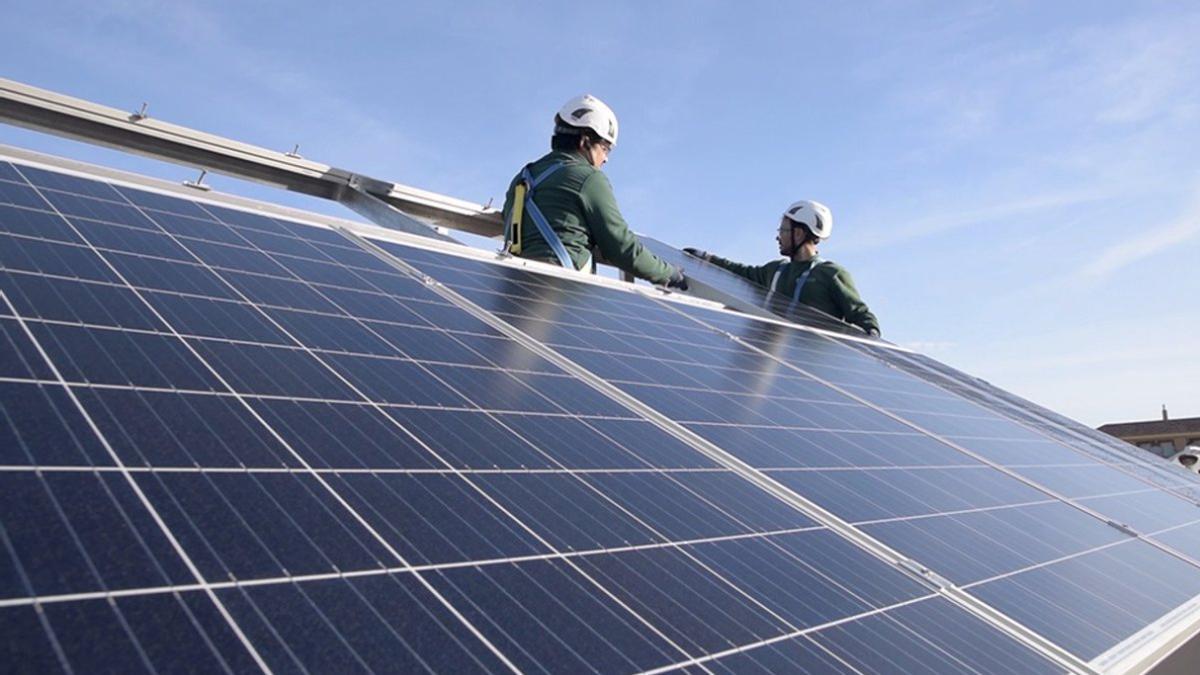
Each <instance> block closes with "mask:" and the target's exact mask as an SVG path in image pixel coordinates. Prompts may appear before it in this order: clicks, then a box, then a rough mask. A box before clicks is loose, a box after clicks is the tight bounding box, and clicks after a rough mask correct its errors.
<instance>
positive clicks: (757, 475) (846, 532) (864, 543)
mask: <svg viewBox="0 0 1200 675" xmlns="http://www.w3.org/2000/svg"><path fill="white" fill-rule="evenodd" d="M341 231H342V232H343V234H345V235H346V236H347V237H349V238H350V239H352V240H354V241H357V242H359V243H360V245H362V246H363V247H364V248H365V249H367V250H370V251H375V252H376V253H377V255H379V256H380V258H381V259H383V260H387V261H389V262H391V263H392V264H393V265H394V266H396V267H397V269H400V270H404V271H407V272H409V273H410V274H415V275H418V276H419V278H424V279H426V280H427V283H429V285H430V287H431V288H434V289H435V290H436V291H437V292H438V293H439V295H442V296H443V297H445V298H446V299H448V300H449V301H451V302H453V303H454V304H457V305H459V306H461V307H463V308H465V309H468V310H469V311H471V313H472V314H474V315H476V316H477V317H478V318H480V319H482V320H484V321H487V322H488V323H489V324H490V325H492V326H493V327H494V328H496V329H497V330H500V331H502V332H504V333H505V334H507V335H510V336H512V337H514V338H515V339H517V340H519V341H521V342H522V343H523V344H526V346H529V347H530V348H531V349H535V350H537V351H538V352H539V353H541V354H543V355H544V356H545V357H546V358H548V359H549V360H551V361H552V362H554V363H555V364H556V365H558V366H559V367H560V368H562V369H563V370H565V371H567V372H570V373H573V374H576V375H577V376H578V377H580V378H581V379H583V380H585V381H586V382H588V383H589V384H591V385H592V386H593V387H594V388H596V389H598V390H599V391H601V392H602V393H605V394H606V395H608V396H609V397H610V398H612V399H614V400H616V401H618V402H620V403H622V404H623V405H625V406H626V407H628V408H629V409H631V410H633V411H635V412H637V413H639V414H641V415H642V416H643V417H645V418H647V419H650V420H651V421H653V422H655V423H656V424H658V425H659V426H660V427H661V428H663V429H664V430H667V431H669V432H670V433H672V435H674V436H676V437H677V438H679V439H680V440H683V441H684V442H686V443H688V444H689V445H691V446H692V447H694V448H696V449H698V450H700V451H701V452H703V453H704V454H706V455H708V456H710V457H711V458H713V459H714V460H716V461H718V462H719V463H721V464H722V465H725V466H728V467H730V468H731V469H734V470H735V471H737V472H738V473H739V474H741V475H743V477H745V478H747V479H748V480H750V481H751V482H752V483H754V484H756V485H758V486H759V487H761V488H763V489H764V490H766V491H768V492H769V493H771V494H773V495H775V496H776V497H778V498H779V499H780V500H781V501H782V502H783V503H785V504H788V505H789V506H791V507H792V508H795V509H796V510H798V511H800V512H801V513H805V514H806V515H808V516H809V517H812V518H814V519H815V520H817V522H820V523H822V524H824V525H826V526H827V527H829V528H830V529H832V530H833V531H835V532H837V533H839V534H841V535H843V536H845V537H846V538H847V539H848V540H850V541H851V542H853V543H856V544H858V545H859V546H860V547H862V548H863V549H864V550H866V551H868V552H870V553H872V554H874V555H876V556H877V557H879V558H880V559H882V560H884V561H885V562H888V563H890V564H892V565H893V566H895V568H896V569H898V570H900V571H902V572H903V573H904V574H906V575H910V576H911V577H912V578H913V579H916V580H918V581H919V582H921V583H923V584H926V585H928V584H929V583H930V582H929V580H928V579H926V578H924V577H922V576H921V575H916V574H913V573H912V571H911V570H909V569H908V568H906V567H905V566H903V565H900V564H898V562H899V561H901V560H904V559H905V557H904V556H902V555H900V554H899V553H897V552H895V551H894V550H892V549H891V548H890V547H887V546H886V545H884V544H882V543H881V542H879V541H878V540H876V539H875V538H873V537H869V536H868V535H866V534H865V533H863V532H861V531H860V530H858V529H857V528H855V527H853V526H852V525H850V524H849V523H847V522H846V521H844V520H843V519H841V518H839V517H837V516H835V515H834V514H832V513H830V512H829V511H827V510H826V509H824V508H823V507H821V506H819V505H817V504H816V503H814V502H812V501H811V500H809V499H807V498H805V497H803V496H802V495H799V494H798V493H796V492H795V491H793V490H791V489H788V488H786V487H784V486H782V485H780V484H779V483H778V482H777V481H775V480H773V479H771V478H770V477H768V476H766V475H765V474H763V473H762V472H760V471H758V470H757V469H755V468H754V467H751V466H750V465H748V464H746V463H745V462H743V461H742V460H740V459H738V458H736V457H734V456H732V455H731V454H729V453H728V452H727V451H725V450H724V449H722V448H720V447H719V446H717V445H715V444H713V443H710V442H709V441H707V440H706V439H704V438H702V437H700V436H698V435H696V434H695V433H693V432H691V431H690V430H689V429H687V428H686V427H684V426H682V425H681V424H679V423H677V422H675V421H674V420H672V419H670V418H669V417H667V416H665V415H663V414H661V413H659V412H658V411H657V410H655V409H653V408H651V407H650V406H647V405H646V404H644V403H642V402H641V401H640V400H638V399H637V398H635V397H633V396H630V395H629V394H627V393H625V392H624V391H622V390H620V389H618V388H616V387H614V386H612V385H611V384H609V383H608V382H607V381H605V380H603V379H601V378H599V377H597V376H595V375H594V374H592V373H591V372H590V371H589V370H587V369H586V368H583V367H582V366H579V365H578V364H576V363H574V362H573V361H572V360H570V359H568V358H566V357H564V356H562V355H561V354H559V353H558V352H556V351H555V350H553V349H552V348H550V347H548V346H546V345H545V344H542V343H540V342H539V341H537V340H535V339H533V338H532V337H530V336H528V335H527V334H526V333H524V332H523V331H521V330H520V329H518V328H516V327H514V326H513V325H512V324H510V323H508V322H507V321H505V320H503V319H502V318H500V317H498V316H497V317H492V316H491V315H490V314H489V313H488V312H486V311H485V310H483V309H482V308H480V307H479V306H478V305H476V304H475V303H473V302H471V301H470V300H469V299H467V298H466V297H464V296H463V295H462V294H460V293H458V292H457V291H455V290H454V289H451V288H449V287H448V286H446V285H444V284H442V283H441V282H439V281H437V280H436V279H434V278H433V277H430V276H429V275H426V274H424V273H423V272H421V271H420V270H418V269H416V268H414V267H412V266H411V265H409V264H408V263H406V262H404V261H402V260H400V259H399V258H397V257H395V256H393V255H391V254H390V253H388V252H387V251H385V250H384V249H382V248H381V247H379V246H378V245H376V244H374V243H373V242H371V241H369V240H367V239H365V238H363V237H360V236H358V235H357V234H355V233H353V232H350V231H349V230H346V229H345V228H342V230H341ZM672 310H673V311H677V312H678V311H679V310H677V309H674V308H672ZM679 313H680V314H683V312H679ZM684 316H687V315H686V314H684ZM689 318H691V317H689ZM692 320H693V321H696V322H697V323H700V324H701V325H704V326H705V327H708V328H710V329H711V327H709V326H707V325H706V324H703V323H702V322H700V321H698V320H695V319H692ZM718 332H719V333H722V334H725V335H730V334H729V333H727V332H726V331H718ZM813 379H817V378H813ZM818 381H819V380H818ZM1005 618H1007V617H1005ZM1007 621H1008V622H1009V625H1005V624H1004V623H1002V622H999V621H992V622H991V623H993V624H994V625H996V627H997V628H1000V629H1001V630H1003V631H1004V632H1006V633H1009V634H1010V635H1013V636H1014V637H1017V639H1019V640H1020V641H1021V642H1023V643H1024V644H1026V645H1029V646H1031V647H1033V648H1034V649H1035V650H1037V651H1038V652H1040V653H1042V654H1043V655H1046V656H1048V657H1049V658H1052V659H1053V660H1055V661H1056V662H1058V663H1060V664H1061V665H1063V666H1064V667H1067V668H1068V669H1070V670H1073V671H1076V672H1084V673H1089V672H1092V669H1091V668H1090V667H1088V666H1087V664H1086V663H1084V662H1082V661H1081V660H1079V659H1078V658H1077V657H1075V656H1074V655H1073V654H1071V653H1070V652H1068V651H1066V650H1064V649H1062V648H1060V647H1058V646H1057V645H1055V644H1054V643H1052V642H1050V641H1049V640H1046V639H1045V638H1044V637H1042V636H1040V635H1037V634H1035V633H1033V632H1032V631H1029V630H1028V629H1024V630H1025V632H1024V633H1022V632H1019V631H1015V630H1013V628H1012V625H1015V624H1016V622H1015V621H1013V620H1012V619H1007ZM1022 628H1023V627H1022Z"/></svg>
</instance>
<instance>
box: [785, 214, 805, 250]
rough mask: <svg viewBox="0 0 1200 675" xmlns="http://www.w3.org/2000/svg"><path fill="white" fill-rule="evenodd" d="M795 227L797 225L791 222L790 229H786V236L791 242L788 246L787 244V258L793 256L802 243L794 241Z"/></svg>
mask: <svg viewBox="0 0 1200 675" xmlns="http://www.w3.org/2000/svg"><path fill="white" fill-rule="evenodd" d="M796 228H797V226H796V224H795V223H794V222H793V223H792V229H791V230H789V231H788V238H790V239H791V240H792V243H791V245H790V246H788V251H787V257H789V258H791V257H793V256H795V255H796V251H799V250H800V247H801V246H803V245H804V244H803V243H800V244H797V243H796Z"/></svg>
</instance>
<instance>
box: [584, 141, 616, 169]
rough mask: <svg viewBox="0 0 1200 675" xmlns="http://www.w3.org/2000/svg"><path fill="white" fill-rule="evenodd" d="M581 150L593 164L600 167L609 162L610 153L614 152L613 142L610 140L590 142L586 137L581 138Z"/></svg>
mask: <svg viewBox="0 0 1200 675" xmlns="http://www.w3.org/2000/svg"><path fill="white" fill-rule="evenodd" d="M579 143H580V148H579V149H580V150H581V151H582V152H583V156H584V157H586V158H587V161H588V163H589V164H591V165H592V166H594V167H596V168H597V169H599V168H600V167H602V166H604V165H605V164H606V163H607V162H608V153H610V152H612V143H609V142H608V141H596V142H595V143H591V142H588V141H587V140H586V139H582V140H580V142H579Z"/></svg>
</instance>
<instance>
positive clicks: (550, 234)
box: [521, 162, 575, 270]
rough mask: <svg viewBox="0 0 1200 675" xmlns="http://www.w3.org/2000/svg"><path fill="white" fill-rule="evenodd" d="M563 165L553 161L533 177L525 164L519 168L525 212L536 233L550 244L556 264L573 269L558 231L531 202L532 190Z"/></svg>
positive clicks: (573, 266) (573, 264) (572, 263)
mask: <svg viewBox="0 0 1200 675" xmlns="http://www.w3.org/2000/svg"><path fill="white" fill-rule="evenodd" d="M562 167H563V163H562V162H555V163H554V164H551V165H550V166H549V167H547V168H546V170H545V171H543V172H541V173H540V174H538V176H537V177H536V178H535V177H534V176H533V174H532V173H531V172H530V171H529V167H528V166H526V167H525V168H524V169H522V170H521V180H523V181H525V184H526V185H527V186H528V188H527V189H526V192H525V213H528V214H529V217H530V218H532V219H533V224H534V225H536V226H537V229H538V234H540V235H542V239H545V240H546V243H547V244H549V245H550V250H552V251H554V257H556V258H558V264H560V265H562V266H563V267H565V268H566V269H569V270H573V269H575V263H574V262H573V261H572V260H571V256H570V255H569V254H568V253H567V247H566V246H563V243H562V239H559V238H558V233H557V232H555V231H554V228H553V227H551V226H550V223H549V222H548V221H547V220H546V216H544V215H542V210H541V209H539V208H538V205H537V204H535V203H534V202H533V191H534V189H535V188H537V186H538V185H540V184H541V183H542V181H544V180H546V179H547V178H549V177H550V176H551V175H552V174H554V172H556V171H558V170H559V169H561V168H562Z"/></svg>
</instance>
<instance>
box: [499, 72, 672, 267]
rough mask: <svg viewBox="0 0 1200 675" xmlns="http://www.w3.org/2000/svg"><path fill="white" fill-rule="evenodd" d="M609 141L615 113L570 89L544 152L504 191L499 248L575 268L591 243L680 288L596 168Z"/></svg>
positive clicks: (586, 263) (583, 262)
mask: <svg viewBox="0 0 1200 675" xmlns="http://www.w3.org/2000/svg"><path fill="white" fill-rule="evenodd" d="M616 144H617V116H616V115H615V114H613V111H612V109H611V108H609V107H608V106H607V105H605V104H604V102H603V101H601V100H600V99H598V98H596V97H594V96H591V95H584V96H577V97H575V98H572V99H571V100H569V101H567V102H566V104H564V105H563V107H562V109H561V110H559V111H558V114H557V115H555V116H554V135H553V136H552V137H551V138H550V154H548V155H546V156H544V157H542V158H541V159H539V160H537V161H535V162H533V163H532V164H528V165H526V166H525V167H524V168H523V169H522V170H521V173H519V174H517V176H516V178H514V179H513V181H512V183H511V184H510V185H509V186H508V193H507V194H506V195H505V197H504V212H503V213H504V224H505V227H504V229H505V233H504V240H505V250H507V251H508V252H509V253H511V254H512V255H516V256H521V257H523V258H532V259H534V260H542V261H545V262H549V263H556V264H559V265H562V266H563V267H565V268H568V269H573V270H579V269H584V268H586V267H590V266H591V257H592V254H591V251H592V249H593V248H595V249H597V250H598V251H599V252H600V255H602V256H603V257H604V260H605V261H606V262H608V263H609V264H612V265H615V266H616V267H618V268H620V269H622V270H624V271H625V272H628V273H630V274H632V275H633V276H635V277H638V278H641V279H646V280H647V281H650V282H651V283H655V284H663V285H666V286H668V287H670V288H678V289H680V290H687V279H686V278H685V277H684V276H683V270H681V269H679V268H677V267H675V266H673V265H670V264H669V263H667V262H665V261H663V260H662V259H660V258H659V257H658V256H656V255H654V254H653V253H651V252H650V251H648V250H647V249H646V248H645V247H644V246H643V245H642V243H641V242H640V241H638V238H637V236H635V235H634V234H633V233H632V232H630V231H629V226H628V225H626V224H625V219H624V218H622V217H621V211H620V210H619V209H618V208H617V200H616V198H615V197H614V196H613V191H612V185H611V184H610V183H609V182H608V177H607V176H605V175H604V173H603V172H601V171H600V167H602V166H604V164H605V162H607V161H608V156H609V153H611V152H612V150H613V147H614V146H615V145H616Z"/></svg>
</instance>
